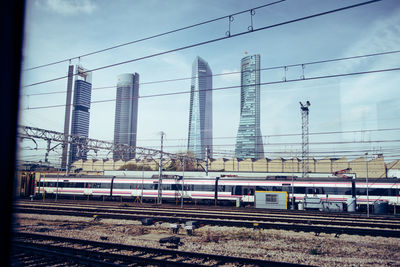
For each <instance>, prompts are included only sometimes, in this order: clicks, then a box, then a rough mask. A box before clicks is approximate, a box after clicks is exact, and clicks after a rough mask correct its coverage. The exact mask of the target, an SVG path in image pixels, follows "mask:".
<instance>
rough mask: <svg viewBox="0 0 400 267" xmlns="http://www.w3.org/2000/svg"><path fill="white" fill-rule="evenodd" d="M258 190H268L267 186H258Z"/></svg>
mask: <svg viewBox="0 0 400 267" xmlns="http://www.w3.org/2000/svg"><path fill="white" fill-rule="evenodd" d="M256 191H268V189H267V186H256Z"/></svg>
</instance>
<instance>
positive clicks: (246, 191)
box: [243, 187, 249, 195]
mask: <svg viewBox="0 0 400 267" xmlns="http://www.w3.org/2000/svg"><path fill="white" fill-rule="evenodd" d="M248 191H249V189H248V188H247V187H244V188H243V195H247V193H248Z"/></svg>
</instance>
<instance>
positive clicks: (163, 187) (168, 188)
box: [161, 184, 171, 190]
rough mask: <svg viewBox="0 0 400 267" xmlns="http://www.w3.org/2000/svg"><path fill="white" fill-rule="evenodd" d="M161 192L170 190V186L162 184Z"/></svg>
mask: <svg viewBox="0 0 400 267" xmlns="http://www.w3.org/2000/svg"><path fill="white" fill-rule="evenodd" d="M161 188H162V190H171V184H162V187H161Z"/></svg>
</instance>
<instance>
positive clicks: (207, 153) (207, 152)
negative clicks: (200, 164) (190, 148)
mask: <svg viewBox="0 0 400 267" xmlns="http://www.w3.org/2000/svg"><path fill="white" fill-rule="evenodd" d="M209 153H210V149H209V148H208V147H206V168H205V171H206V176H208V157H209Z"/></svg>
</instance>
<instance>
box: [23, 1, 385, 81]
mask: <svg viewBox="0 0 400 267" xmlns="http://www.w3.org/2000/svg"><path fill="white" fill-rule="evenodd" d="M380 1H382V0H371V1H367V2H362V3H358V4H354V5H350V6H346V7H342V8H337V9H333V10H329V11H325V12H321V13H316V14H313V15H309V16H305V17H300V18H297V19H293V20H288V21H284V22H280V23H276V24H272V25H268V26H264V27H260V28H251V30H249V31H246V32H240V33H236V34H229V35H228V36H224V37H220V38H216V39H211V40H208V41H203V42H199V43H195V44H191V45H187V46H183V47H179V48H175V49H171V50H167V51H163V52H159V53H155V54H151V55H147V56H143V57H139V58H135V59H130V60H126V61H122V62H118V63H114V64H110V65H106V66H103V67H98V68H94V69H91V70H86V72H94V71H98V70H102V69H107V68H111V67H116V66H119V65H123V64H127V63H132V62H136V61H140V60H144V59H148V58H152V57H157V56H161V55H165V54H169V53H172V52H177V51H181V50H185V49H189V48H193V47H197V46H201V45H205V44H209V43H214V42H217V41H222V40H225V39H229V38H233V37H237V36H241V35H246V34H249V33H252V32H257V31H261V30H267V29H271V28H275V27H279V26H283V25H287V24H291V23H295V22H299V21H303V20H308V19H311V18H316V17H320V16H324V15H328V14H332V13H336V12H339V11H344V10H347V9H351V8H355V7H360V6H364V5H367V4H371V3H375V2H380ZM74 75H78V74H74ZM65 78H68V75H67V76H62V77H58V78H53V79H49V80H45V81H41V82H36V83H32V84H28V85H24V86H22V87H23V88H25V87H31V86H35V85H39V84H44V83H48V82H53V81H57V80H61V79H65Z"/></svg>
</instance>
